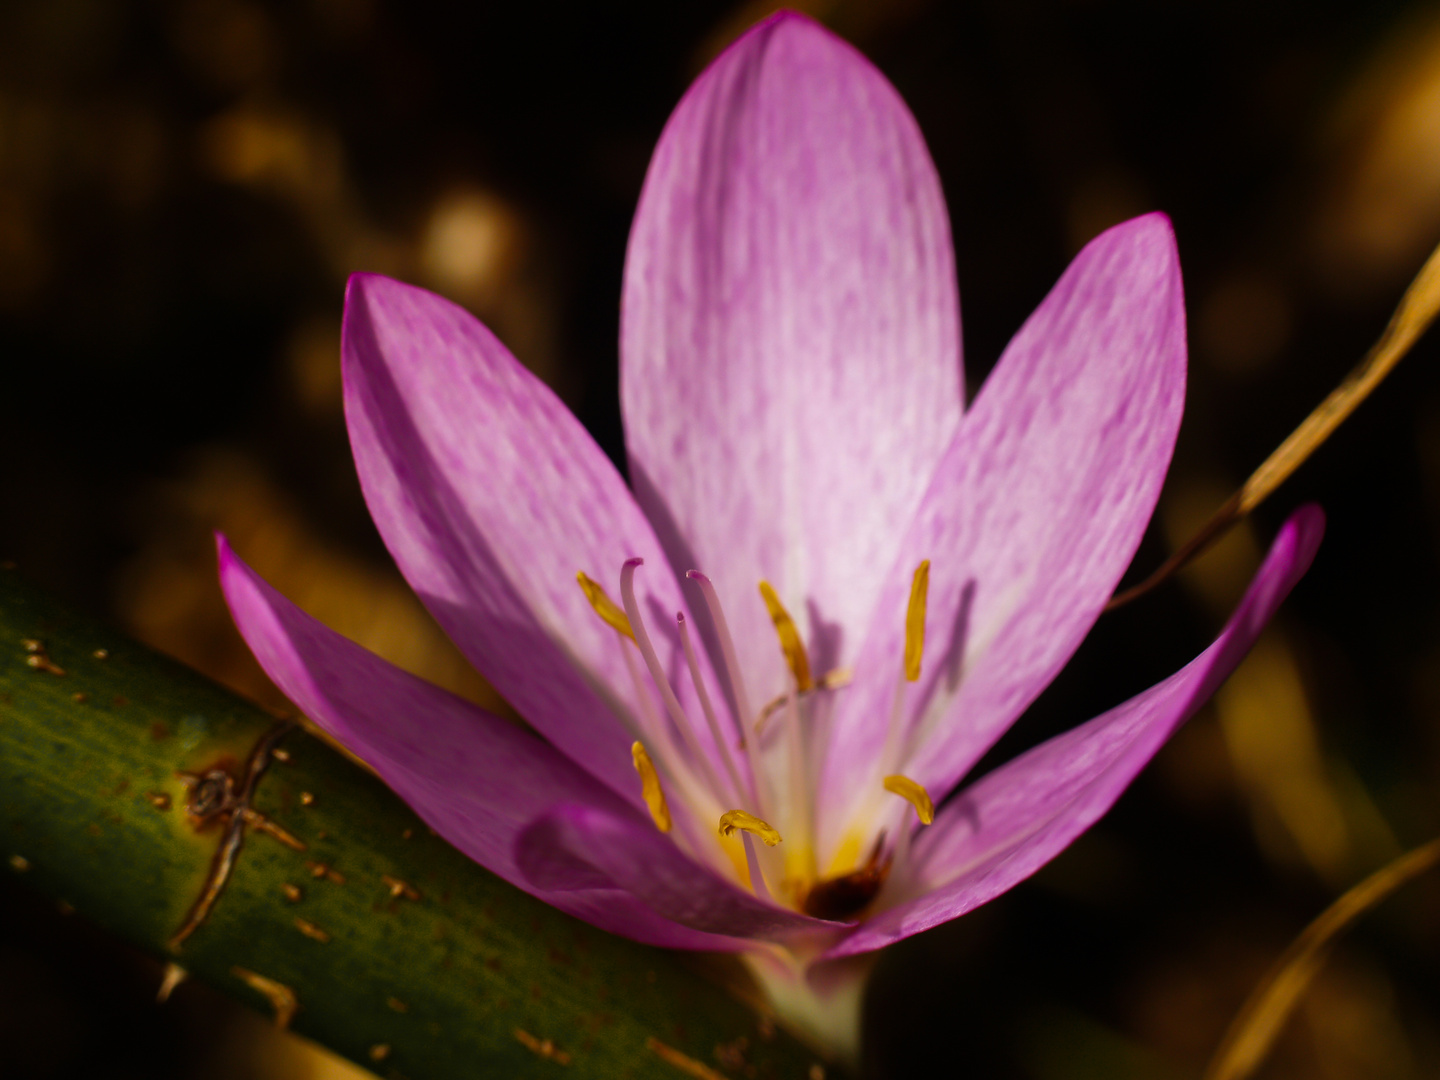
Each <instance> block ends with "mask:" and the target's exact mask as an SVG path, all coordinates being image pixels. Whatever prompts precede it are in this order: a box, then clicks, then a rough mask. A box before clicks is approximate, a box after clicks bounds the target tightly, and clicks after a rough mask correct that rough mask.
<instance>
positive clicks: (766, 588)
mask: <svg viewBox="0 0 1440 1080" xmlns="http://www.w3.org/2000/svg"><path fill="white" fill-rule="evenodd" d="M760 595H761V596H762V597H764V598H765V606H766V607H767V608H768V609H769V610H770V621H771V622H773V623H774V624H775V633H777V634H778V635H780V648H781V650H782V651H783V652H784V653H785V662H786V663H787V664H789V665H790V672H791V674H793V675H794V676H795V687H796V689H798V690H799V691H800V692H801V693H804V692H805V691H806V690H813V689H815V680H814V679H813V678H811V676H810V657H809V656H807V655H806V653H805V643H804V642H803V641H801V640H800V631H799V630H797V629H796V628H795V620H794V619H792V618H790V613H789V612H788V611H786V610H785V605H784V604H782V603H780V597H778V596H776V595H775V590H774V589H772V588H771V587H770V583H769V582H768V581H762V582H760Z"/></svg>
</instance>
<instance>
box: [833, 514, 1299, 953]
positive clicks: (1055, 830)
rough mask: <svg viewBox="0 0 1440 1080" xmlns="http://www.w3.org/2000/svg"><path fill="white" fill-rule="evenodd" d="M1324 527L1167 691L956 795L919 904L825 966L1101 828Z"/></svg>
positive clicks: (1255, 631)
mask: <svg viewBox="0 0 1440 1080" xmlns="http://www.w3.org/2000/svg"><path fill="white" fill-rule="evenodd" d="M1324 529H1325V518H1324V515H1323V514H1322V513H1321V512H1320V509H1319V507H1316V506H1306V507H1302V508H1301V509H1300V510H1298V511H1296V513H1295V514H1294V515H1292V517H1291V518H1290V520H1289V521H1288V522H1287V523H1286V525H1285V527H1284V528H1283V529H1281V531H1280V534H1279V535H1278V536H1277V537H1276V538H1275V543H1274V544H1273V545H1272V546H1271V549H1270V554H1269V556H1268V557H1267V558H1266V560H1265V563H1264V565H1263V566H1261V568H1260V570H1259V571H1258V572H1257V573H1256V575H1255V579H1254V581H1252V582H1251V583H1250V588H1249V590H1248V591H1247V592H1246V594H1245V598H1244V599H1243V600H1242V601H1241V603H1240V606H1239V608H1237V609H1236V611H1235V614H1234V615H1232V616H1231V617H1230V621H1229V623H1228V624H1226V626H1225V629H1224V630H1223V631H1222V632H1221V634H1220V636H1219V637H1218V638H1217V639H1216V640H1215V643H1214V644H1213V645H1211V646H1210V648H1208V649H1206V650H1205V652H1203V653H1201V654H1200V656H1199V657H1197V658H1196V659H1195V660H1193V661H1192V662H1191V663H1190V664H1188V665H1187V666H1185V667H1184V668H1182V669H1181V670H1180V671H1178V672H1176V673H1175V674H1174V675H1172V676H1170V678H1168V679H1166V680H1165V681H1164V682H1162V683H1159V684H1158V685H1156V686H1153V687H1151V688H1150V689H1149V690H1147V691H1145V692H1144V693H1142V694H1140V695H1138V696H1137V697H1134V698H1131V699H1130V700H1129V701H1127V702H1126V703H1125V704H1123V705H1121V706H1119V707H1117V708H1115V709H1112V710H1110V711H1109V712H1108V713H1105V714H1104V715H1102V716H1099V717H1096V718H1095V719H1094V720H1091V721H1090V722H1089V723H1086V724H1082V725H1081V726H1080V727H1077V728H1075V729H1074V730H1072V731H1068V732H1066V733H1065V734H1063V735H1059V736H1057V737H1055V738H1053V739H1051V740H1049V741H1048V742H1045V743H1042V744H1041V745H1040V746H1037V747H1036V748H1035V749H1033V750H1031V751H1029V752H1028V753H1026V754H1022V755H1021V756H1020V757H1018V758H1016V759H1015V760H1014V761H1011V762H1009V763H1007V764H1005V765H1002V766H1001V767H1000V768H998V769H996V770H995V771H994V772H992V773H990V774H988V775H987V776H985V777H984V778H983V779H981V780H980V781H978V782H977V783H976V784H975V785H974V786H972V787H971V788H969V789H968V790H966V791H963V792H961V793H960V795H959V796H957V797H956V798H955V799H952V800H951V801H950V802H949V803H948V804H946V805H945V806H944V807H943V808H942V809H941V811H940V814H939V816H938V817H937V818H936V820H935V824H934V825H932V826H931V827H930V828H929V829H927V830H926V831H925V832H924V833H923V834H921V836H920V837H919V838H918V839H917V840H916V843H915V848H914V857H915V860H916V872H917V874H918V876H919V883H918V885H917V887H916V888H917V891H918V890H928V891H925V892H924V895H922V896H920V897H919V898H918V899H914V900H911V901H909V902H907V903H902V904H900V905H899V906H897V907H895V908H892V909H891V910H888V911H883V912H881V913H880V914H878V915H876V916H875V917H874V918H873V919H870V920H869V921H868V922H866V923H865V924H864V925H863V926H862V927H861V928H860V929H859V930H857V931H856V932H855V933H854V934H853V935H851V936H850V937H849V938H847V939H845V940H844V941H843V942H841V943H840V944H839V945H837V946H836V947H835V948H834V949H832V950H831V952H830V954H829V955H831V956H845V955H849V954H851V953H859V952H867V951H869V950H871V949H878V948H880V947H881V946H883V945H888V944H890V943H891V942H893V941H898V940H899V939H900V938H903V937H908V936H909V935H911V934H916V933H919V932H920V931H922V930H925V929H928V928H929V927H931V926H935V925H937V924H939V923H942V922H946V921H947V920H950V919H954V918H957V917H959V916H961V915H963V914H965V913H966V912H967V911H970V910H972V909H973V908H976V907H979V906H980V905H981V904H983V903H985V902H986V901H988V900H991V899H993V898H994V897H996V896H998V895H1000V894H1001V893H1003V892H1005V891H1006V890H1007V889H1009V888H1011V887H1012V886H1014V885H1016V884H1017V883H1018V882H1020V881H1023V880H1024V879H1025V878H1027V877H1029V876H1030V875H1031V874H1033V873H1034V872H1035V871H1036V870H1038V869H1039V868H1040V867H1041V866H1043V865H1044V864H1045V863H1047V862H1049V861H1050V860H1051V859H1053V858H1054V857H1055V856H1056V855H1058V854H1059V853H1060V852H1061V851H1063V850H1064V849H1065V848H1066V847H1067V846H1068V845H1069V844H1070V843H1071V841H1073V840H1074V839H1075V838H1076V837H1077V836H1079V835H1080V834H1081V833H1082V832H1084V831H1085V830H1086V829H1088V828H1089V827H1090V826H1091V825H1092V824H1094V823H1095V821H1096V820H1097V819H1098V818H1100V816H1101V815H1103V814H1104V813H1105V812H1106V811H1107V810H1109V809H1110V807H1111V806H1112V805H1113V804H1114V802H1115V800H1116V799H1118V798H1119V797H1120V794H1121V792H1123V791H1124V790H1125V789H1126V788H1127V787H1128V786H1129V785H1130V782H1131V781H1132V780H1133V779H1134V778H1135V775H1136V774H1137V773H1138V772H1139V771H1140V770H1141V769H1142V768H1144V767H1145V765H1146V763H1147V762H1148V761H1149V760H1150V759H1151V758H1152V757H1153V756H1154V755H1155V753H1156V751H1157V750H1159V749H1160V747H1161V746H1162V745H1164V743H1165V740H1166V739H1168V738H1169V737H1170V735H1171V734H1172V733H1173V732H1174V731H1175V729H1176V728H1178V727H1179V726H1180V725H1181V724H1182V723H1184V722H1185V721H1186V720H1187V719H1189V717H1190V716H1191V715H1192V714H1193V713H1194V712H1195V711H1196V710H1197V709H1198V708H1200V706H1201V705H1203V704H1204V703H1205V702H1206V701H1207V700H1209V698H1210V696H1211V695H1212V694H1213V693H1214V692H1215V690H1216V689H1217V688H1218V687H1219V686H1220V684H1221V683H1223V682H1224V681H1225V679H1226V678H1227V677H1228V676H1229V675H1230V673H1231V672H1232V671H1234V670H1235V667H1236V665H1238V664H1239V663H1240V661H1241V659H1242V658H1243V657H1244V656H1245V654H1246V652H1248V651H1249V649H1250V646H1251V645H1252V644H1254V642H1255V639H1256V638H1257V637H1259V636H1260V632H1261V630H1263V629H1264V627H1265V624H1266V623H1268V622H1269V621H1270V618H1271V616H1273V615H1274V614H1275V610H1276V608H1277V607H1279V605H1280V602H1281V601H1282V600H1283V599H1284V598H1285V596H1286V594H1288V593H1289V592H1290V590H1291V588H1293V587H1294V585H1295V583H1296V582H1297V581H1299V580H1300V577H1301V576H1302V575H1303V574H1304V573H1305V571H1306V570H1307V569H1308V568H1309V566H1310V562H1311V560H1312V559H1313V558H1314V557H1315V551H1316V549H1317V548H1318V547H1319V544H1320V537H1321V535H1322V533H1323V532H1324Z"/></svg>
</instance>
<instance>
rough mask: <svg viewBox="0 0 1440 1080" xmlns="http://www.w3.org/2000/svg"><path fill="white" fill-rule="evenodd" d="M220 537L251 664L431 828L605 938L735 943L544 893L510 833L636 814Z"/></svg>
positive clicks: (621, 898)
mask: <svg viewBox="0 0 1440 1080" xmlns="http://www.w3.org/2000/svg"><path fill="white" fill-rule="evenodd" d="M217 539H218V547H219V556H220V583H221V586H222V588H223V589H224V591H225V599H226V601H227V602H228V603H229V605H230V611H231V613H232V614H233V615H234V618H235V624H236V625H237V626H238V627H239V628H240V633H241V634H242V635H243V636H244V638H245V641H246V644H248V645H249V646H250V649H251V651H252V652H254V654H255V657H256V659H257V660H259V661H260V666H261V667H263V668H264V669H265V673H266V674H267V675H269V676H270V678H271V679H272V680H274V682H275V684H276V685H277V686H279V687H280V689H281V690H282V691H284V693H285V695H286V696H287V697H289V698H290V700H291V701H293V702H294V703H295V704H296V706H297V707H298V708H299V709H300V710H301V711H302V712H303V713H304V714H305V715H306V716H308V717H309V718H310V719H311V720H313V721H314V722H315V723H316V724H318V725H320V727H322V728H324V729H325V730H326V731H327V732H329V733H330V734H331V735H333V736H334V737H335V738H336V739H337V740H339V741H340V742H341V743H342V744H344V746H345V747H346V748H347V749H348V750H350V751H351V752H352V753H354V754H355V755H356V756H357V757H359V758H360V759H361V760H362V761H364V762H365V763H366V764H367V765H369V766H370V767H371V768H373V769H374V770H375V771H376V772H377V773H378V774H379V775H380V778H381V779H382V780H384V781H385V782H386V783H387V784H389V785H390V787H391V788H392V789H393V790H394V791H395V793H396V794H397V795H399V796H400V797H401V798H402V799H404V800H405V801H406V802H407V803H409V804H410V805H411V806H412V807H413V808H414V809H415V812H416V813H418V814H419V815H420V817H421V818H422V819H424V820H425V822H426V823H427V824H428V825H430V827H431V828H433V829H434V830H435V831H436V832H437V833H439V834H440V835H441V836H443V837H444V838H445V839H446V840H448V841H449V842H450V843H452V844H454V845H455V846H456V847H457V848H459V849H460V850H461V851H462V852H464V853H465V854H466V855H468V856H469V857H470V858H472V859H474V860H475V861H476V862H478V863H480V864H481V865H482V866H485V867H486V868H488V869H490V870H492V871H494V872H495V873H496V874H499V875H500V876H501V877H503V878H505V879H506V880H507V881H510V882H512V883H513V884H516V885H519V886H520V887H521V888H523V889H526V890H527V891H530V892H533V893H535V894H536V895H537V896H539V897H540V898H541V899H543V900H545V901H546V902H548V903H551V904H554V905H555V906H556V907H559V908H561V909H562V910H565V911H569V912H570V913H571V914H573V915H577V916H579V917H580V918H583V919H585V920H587V921H589V922H592V923H594V924H595V925H596V926H600V927H602V928H603V929H606V930H609V931H611V932H613V933H617V934H624V935H625V936H627V937H632V938H636V939H637V940H641V941H646V942H649V943H651V944H656V945H667V946H674V947H680V948H689V949H726V948H734V947H737V946H738V944H739V943H737V942H733V941H728V940H726V939H723V938H716V937H714V936H712V935H705V934H699V933H696V932H695V931H694V930H691V929H689V928H687V927H683V926H679V925H677V924H675V923H674V922H671V921H669V920H667V919H663V918H661V917H660V916H658V915H656V914H655V913H654V912H652V911H650V910H649V909H648V908H646V907H645V906H644V905H642V904H639V903H637V902H636V901H634V900H633V899H632V898H631V897H629V896H628V895H626V894H624V893H619V892H617V891H616V890H615V889H614V887H613V886H608V887H603V888H602V889H600V890H599V891H598V892H597V891H595V890H590V891H582V892H574V891H571V892H567V893H564V894H560V895H554V896H552V895H549V894H547V893H545V892H544V891H541V890H536V889H534V888H533V887H531V886H530V884H529V882H528V880H527V879H526V878H525V876H524V875H523V874H521V873H520V872H519V871H518V869H517V868H516V866H515V861H514V844H515V838H516V836H517V835H518V833H519V832H520V830H521V829H522V828H523V827H524V826H525V825H526V824H527V823H528V822H529V821H530V820H531V819H532V818H535V817H536V816H538V815H540V814H542V813H544V812H545V811H547V810H549V809H550V808H552V807H553V806H555V805H556V804H557V803H560V802H566V801H568V802H570V803H574V802H576V801H579V800H583V801H585V802H586V803H589V804H591V805H594V806H597V807H604V808H606V809H607V810H608V811H609V812H611V813H613V814H615V815H617V816H620V817H623V816H624V815H627V814H633V813H634V811H633V810H632V809H631V808H630V807H629V806H628V804H626V803H625V802H624V801H623V800H621V799H620V798H619V797H618V796H617V795H616V794H615V793H614V792H612V791H611V790H610V789H609V788H608V787H606V786H605V785H604V784H603V783H601V782H600V781H599V780H597V779H596V778H595V777H593V776H591V775H590V774H589V773H587V772H586V771H585V770H583V769H581V768H579V767H578V766H576V765H575V764H573V763H572V762H571V761H570V760H569V759H568V758H566V757H565V756H564V755H562V754H560V753H558V752H557V751H555V750H554V749H553V748H552V747H550V746H548V745H547V744H545V743H544V742H542V741H541V740H540V739H538V738H536V737H535V736H534V735H532V734H530V733H529V732H528V731H524V730H522V729H520V728H518V727H516V726H515V725H513V724H509V723H506V722H505V721H504V720H501V719H499V718H497V717H495V716H492V715H491V714H489V713H487V712H485V711H484V710H483V709H481V708H479V707H478V706H476V705H472V704H471V703H470V702H468V701H464V700H462V699H460V698H457V697H455V696H454V695H452V694H449V693H447V692H445V691H444V690H441V689H439V688H438V687H435V686H432V685H431V684H429V683H427V682H425V681H424V680H423V679H418V678H416V677H415V676H413V675H410V674H409V673H407V672H404V671H401V670H400V669H399V668H397V667H395V666H394V665H392V664H389V663H387V662H386V661H384V660H382V659H380V658H379V657H378V656H375V655H374V654H373V653H370V652H367V651H366V650H365V649H362V648H361V647H360V646H359V645H356V644H355V643H354V642H352V641H349V640H347V639H345V638H343V637H341V636H340V635H339V634H337V633H335V632H334V631H333V630H330V629H328V628H326V627H325V626H322V625H321V624H320V623H319V622H317V621H315V620H314V619H312V618H311V617H310V616H308V615H306V614H305V613H304V612H302V611H301V610H300V609H299V608H297V607H296V606H295V605H294V604H292V603H290V601H288V600H286V599H285V598H284V597H283V596H281V595H280V594H279V593H278V592H276V591H275V590H274V589H273V588H272V587H271V586H270V585H268V584H267V583H266V582H264V581H263V580H261V578H260V577H259V576H258V575H257V574H256V573H255V572H254V571H253V570H251V569H250V567H248V566H247V565H245V563H244V562H242V561H241V560H240V559H239V558H238V557H237V556H236V555H235V554H234V553H233V552H232V551H231V550H230V547H229V545H228V544H227V543H226V542H225V540H224V538H223V537H221V538H217Z"/></svg>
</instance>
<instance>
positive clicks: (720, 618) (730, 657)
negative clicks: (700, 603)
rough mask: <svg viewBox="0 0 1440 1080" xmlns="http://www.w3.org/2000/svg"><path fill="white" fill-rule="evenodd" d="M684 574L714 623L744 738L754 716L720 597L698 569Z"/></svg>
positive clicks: (710, 582) (742, 737)
mask: <svg viewBox="0 0 1440 1080" xmlns="http://www.w3.org/2000/svg"><path fill="white" fill-rule="evenodd" d="M685 576H686V577H687V578H689V579H690V580H691V581H693V582H695V584H696V585H698V586H700V595H701V596H703V597H704V598H705V606H706V608H708V609H709V611H710V620H711V622H713V623H714V624H715V634H716V636H717V637H719V639H720V655H721V657H722V658H723V659H724V661H725V675H726V677H727V678H728V679H729V680H730V692H731V693H733V694H734V695H735V707H736V708H737V709H738V710H740V717H739V719H740V732H741V739H742V741H743V740H744V737H745V736H744V732H745V727H746V725H747V724H749V723H750V721H751V720H753V719H754V718H755V713H754V711H753V710H752V709H751V708H750V695H749V694H748V693H747V692H746V690H745V677H744V675H742V674H741V673H740V660H739V658H738V654H737V653H736V652H735V639H734V638H732V637H731V636H730V624H729V623H728V622H726V621H725V612H724V611H723V610H722V609H721V607H720V597H719V595H718V594H717V593H716V592H715V585H714V583H713V582H712V581H711V580H710V579H709V578H708V577H706V576H705V575H704V574H702V573H701V572H700V571H699V570H687V571H685Z"/></svg>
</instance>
